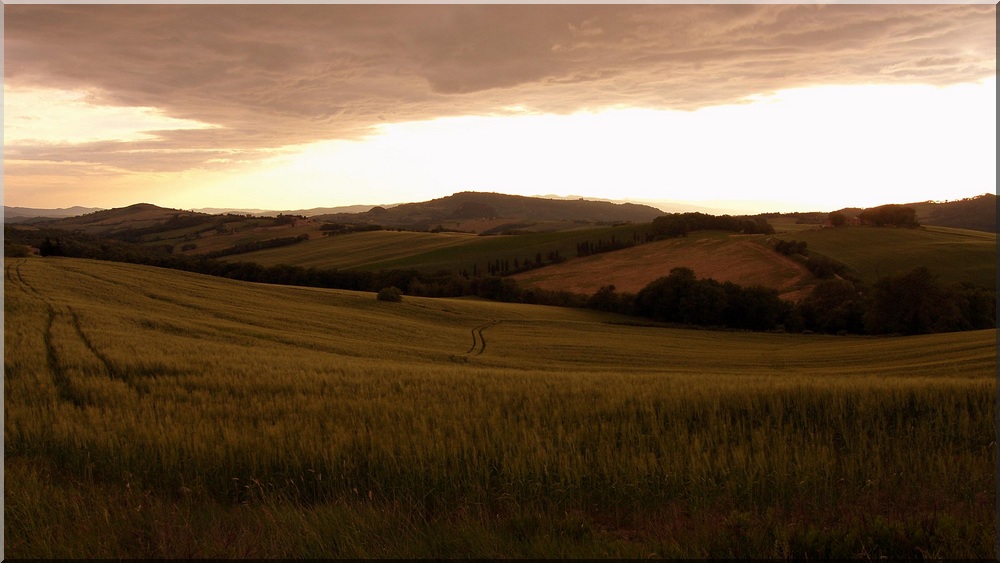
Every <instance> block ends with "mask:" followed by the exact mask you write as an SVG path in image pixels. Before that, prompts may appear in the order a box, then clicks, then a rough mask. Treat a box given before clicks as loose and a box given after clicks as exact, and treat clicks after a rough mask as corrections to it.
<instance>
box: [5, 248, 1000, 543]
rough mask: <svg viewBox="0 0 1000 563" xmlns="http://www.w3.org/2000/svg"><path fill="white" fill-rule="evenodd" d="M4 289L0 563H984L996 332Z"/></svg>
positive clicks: (269, 289) (221, 285) (157, 287)
mask: <svg viewBox="0 0 1000 563" xmlns="http://www.w3.org/2000/svg"><path fill="white" fill-rule="evenodd" d="M5 276H6V277H5V303H4V306H5V357H4V364H5V366H4V367H5V381H4V385H5V417H6V419H5V454H6V461H5V463H6V467H7V470H8V471H7V479H6V483H5V487H6V489H5V493H6V508H5V510H6V513H5V515H6V517H7V518H6V520H7V523H8V524H7V528H6V531H5V539H6V540H7V541H6V544H7V555H8V556H14V557H16V556H41V557H56V556H77V557H82V556H105V557H189V556H200V557H205V556H208V557H210V556H221V557H233V556H249V557H323V556H344V557H359V556H369V557H371V556H375V557H427V556H432V557H433V556H444V557H465V556H470V555H471V556H475V555H478V556H485V557H491V556H492V557H496V556H504V555H506V556H512V555H513V556H522V557H523V556H533V555H534V556H562V557H567V556H576V557H582V556H599V557H601V556H603V557H622V556H628V557H637V556H646V555H648V554H650V553H657V554H658V555H660V556H663V557H684V556H687V557H698V556H700V557H705V556H714V557H733V556H738V555H740V554H743V555H756V556H771V557H775V556H777V557H782V556H783V557H796V556H798V557H801V556H803V555H810V556H812V557H816V556H822V555H823V554H826V555H827V556H837V555H858V554H861V553H868V554H869V555H871V556H877V555H879V554H896V555H909V556H913V555H916V554H919V553H921V551H919V550H923V551H924V552H926V553H928V554H930V555H931V556H938V557H940V556H966V557H970V556H979V557H983V556H986V555H987V554H988V553H991V552H992V547H993V520H992V516H991V515H992V514H993V467H994V463H995V459H994V455H993V454H994V448H993V447H992V446H991V445H989V444H990V442H991V441H992V439H993V432H992V420H993V416H994V414H995V413H994V412H993V410H994V399H995V389H994V386H995V382H994V370H995V366H996V348H995V338H996V332H995V331H981V332H973V333H961V334H944V335H931V336H921V337H912V338H898V339H886V338H881V339H874V338H851V337H826V336H817V335H811V336H810V335H791V334H753V333H717V332H709V331H686V330H677V329H666V328H653V327H638V326H627V325H620V324H607V322H606V321H620V320H624V319H620V318H617V317H614V316H608V315H603V314H599V313H595V312H590V311H580V310H570V309H556V308H547V307H534V306H524V305H512V304H498V303H490V302H481V301H472V300H448V299H441V300H430V299H419V298H409V297H408V298H406V299H405V300H404V302H403V303H400V304H391V303H381V302H378V301H376V300H375V299H374V296H373V295H372V294H366V293H351V292H344V291H333V290H318V289H308V288H294V287H277V286H264V285H256V284H245V283H238V282H233V281H229V280H222V279H215V278H209V277H204V276H198V275H193V274H187V273H182V272H176V271H168V270H159V269H150V268H144V267H139V266H132V265H125V264H113V263H101V262H90V261H82V260H72V259H39V258H35V259H15V260H8V261H7V263H6V272H5ZM918 548H919V550H918Z"/></svg>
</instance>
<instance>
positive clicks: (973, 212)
mask: <svg viewBox="0 0 1000 563" xmlns="http://www.w3.org/2000/svg"><path fill="white" fill-rule="evenodd" d="M908 206H909V207H913V208H914V209H916V211H917V220H918V221H920V223H921V224H924V225H934V226H938V227H953V228H957V229H971V230H975V231H986V232H990V233H996V232H997V196H996V194H983V195H981V196H977V197H973V198H968V199H962V200H958V201H947V202H941V203H935V202H924V203H911V204H908Z"/></svg>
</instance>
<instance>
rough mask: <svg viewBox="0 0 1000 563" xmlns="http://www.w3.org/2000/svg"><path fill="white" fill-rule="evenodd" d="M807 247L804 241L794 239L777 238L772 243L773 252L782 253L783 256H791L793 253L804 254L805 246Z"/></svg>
mask: <svg viewBox="0 0 1000 563" xmlns="http://www.w3.org/2000/svg"><path fill="white" fill-rule="evenodd" d="M808 247H809V245H808V244H806V242H805V241H794V240H779V241H778V242H777V243H776V244H775V245H774V250H775V252H778V253H779V254H784V255H785V256H791V255H793V254H801V255H802V256H805V255H806V252H807V250H806V249H807V248H808Z"/></svg>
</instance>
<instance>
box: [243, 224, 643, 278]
mask: <svg viewBox="0 0 1000 563" xmlns="http://www.w3.org/2000/svg"><path fill="white" fill-rule="evenodd" d="M648 230H649V225H648V224H638V225H621V226H618V227H593V226H587V227H586V228H580V229H569V230H563V231H549V232H531V233H524V234H518V235H496V236H477V235H472V234H468V233H449V232H442V233H429V232H412V231H403V232H399V231H372V232H361V233H351V234H346V235H337V236H330V237H322V238H321V239H316V240H310V241H307V242H305V243H300V244H297V245H294V246H291V247H287V248H280V249H271V250H261V251H257V252H248V253H245V254H240V255H237V256H233V257H231V258H230V260H234V261H250V262H256V263H258V264H261V265H264V266H274V265H277V264H289V265H292V266H303V267H317V268H345V269H354V268H356V269H362V270H370V271H377V270H392V269H409V268H413V269H418V270H422V271H426V272H437V271H439V270H450V271H453V272H460V271H462V270H467V271H469V272H472V271H473V268H474V267H477V268H478V269H479V271H482V272H485V271H486V270H485V269H486V267H487V261H491V260H507V261H508V262H511V263H512V262H513V261H514V260H515V259H517V260H525V259H530V260H534V259H535V258H536V257H537V255H538V254H541V256H542V257H543V259H544V260H545V261H546V263H548V254H549V253H550V252H555V251H558V252H559V254H560V256H562V257H563V258H574V257H576V245H577V243H579V242H582V241H592V242H594V243H596V242H597V241H598V240H604V241H610V240H611V237H612V236H615V237H616V240H619V241H623V240H628V241H631V240H633V235H634V234H635V235H639V236H641V237H645V233H646V232H647V231H648Z"/></svg>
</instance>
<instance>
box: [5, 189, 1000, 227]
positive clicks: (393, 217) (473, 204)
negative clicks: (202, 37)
mask: <svg viewBox="0 0 1000 563" xmlns="http://www.w3.org/2000/svg"><path fill="white" fill-rule="evenodd" d="M904 205H906V206H909V207H913V208H915V209H916V211H917V218H918V220H919V221H920V222H921V223H922V224H926V225H937V226H943V227H955V228H962V229H971V230H977V231H986V232H993V233H995V232H997V230H996V206H997V196H996V194H983V195H981V196H976V197H973V198H967V199H963V200H957V201H947V202H919V203H908V204H904ZM861 210H862V208H845V209H842V210H840V211H841V212H843V213H845V214H848V215H850V214H857V213H859V212H860V211H861ZM673 211H675V210H673V209H671V212H673ZM97 212H101V213H97ZM137 213H138V214H139V215H136V214H137ZM177 213H180V214H182V215H189V214H205V215H219V214H225V213H238V214H249V215H253V216H270V217H273V216H276V215H278V214H284V215H302V216H306V217H312V218H314V219H316V220H320V221H329V222H343V223H370V224H379V225H384V226H388V227H405V228H409V229H418V230H419V229H426V230H429V229H433V228H435V227H438V226H445V227H454V226H464V227H468V228H469V229H470V230H476V231H477V232H482V231H485V230H488V229H489V228H490V226H492V227H493V228H499V226H504V225H507V226H516V225H517V224H519V223H523V222H546V221H552V222H558V221H563V222H565V221H580V222H589V223H614V222H636V223H639V222H647V221H651V220H652V219H654V218H656V217H658V216H660V215H664V214H665V212H664V211H663V210H661V209H660V208H657V207H653V206H651V205H642V204H636V203H615V202H612V201H607V200H599V201H595V200H587V199H584V198H577V199H569V198H557V196H545V197H526V196H514V195H506V194H499V193H483V192H460V193H457V194H454V195H451V196H447V197H442V198H438V199H433V200H430V201H425V202H420V203H404V204H399V205H392V206H389V205H386V206H370V205H352V206H342V207H317V208H312V209H305V210H294V211H268V210H261V209H240V208H203V209H195V210H176V209H165V208H160V207H157V206H154V205H151V204H136V205H132V206H128V207H124V208H118V209H113V210H102V209H100V208H93V207H79V206H77V207H69V208H60V209H37V208H27V207H10V206H6V205H5V206H4V222H6V223H40V222H46V221H55V222H57V223H62V225H59V226H61V227H65V228H73V227H75V226H80V225H85V224H93V223H107V222H109V221H115V220H118V219H116V218H120V217H123V216H131V219H130V221H129V222H134V221H137V220H138V222H139V223H146V222H148V221H152V222H155V221H157V220H160V219H162V220H166V219H167V218H169V217H173V216H174V215H175V214H177ZM123 214H124V215H123ZM73 218H79V219H73ZM53 226H56V225H53Z"/></svg>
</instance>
